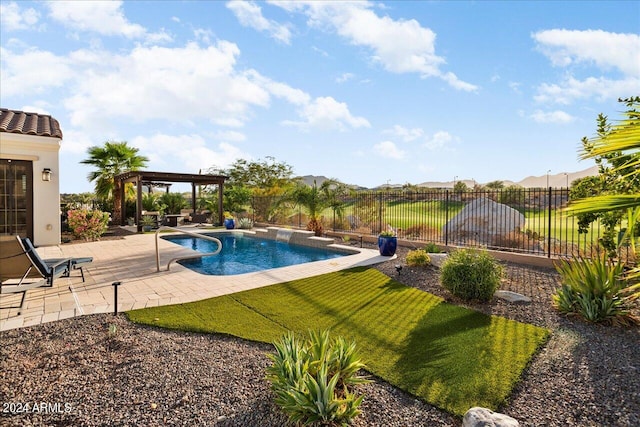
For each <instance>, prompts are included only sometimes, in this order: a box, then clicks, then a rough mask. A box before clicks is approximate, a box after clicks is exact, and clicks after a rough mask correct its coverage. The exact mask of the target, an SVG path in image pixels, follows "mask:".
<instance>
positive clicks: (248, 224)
mask: <svg viewBox="0 0 640 427" xmlns="http://www.w3.org/2000/svg"><path fill="white" fill-rule="evenodd" d="M236 228H240V229H243V230H250V229H252V228H253V221H251V219H250V218H240V219H239V220H238V224H237V225H236Z"/></svg>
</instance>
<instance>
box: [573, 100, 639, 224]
mask: <svg viewBox="0 0 640 427" xmlns="http://www.w3.org/2000/svg"><path fill="white" fill-rule="evenodd" d="M624 101H626V103H627V105H628V106H629V107H631V108H630V109H629V111H626V112H625V113H624V114H625V116H626V118H625V119H623V120H620V121H619V122H618V123H617V124H615V125H613V126H611V127H610V128H608V129H606V132H602V133H599V134H598V136H596V137H595V138H592V139H590V140H589V144H588V147H589V148H588V149H584V150H583V152H582V153H581V156H580V157H581V158H582V159H588V158H596V157H605V158H606V157H607V156H610V155H616V156H617V157H618V158H622V159H624V161H623V162H622V163H621V164H620V165H618V166H617V167H615V168H614V170H613V172H615V171H621V172H623V174H622V175H623V176H622V177H621V178H622V179H624V180H635V179H640V111H638V110H637V108H638V107H640V97H634V98H629V99H627V100H624ZM625 209H626V210H628V218H638V217H639V216H640V193H637V192H634V193H628V194H606V195H600V196H595V197H589V198H585V199H579V200H575V201H573V202H571V204H570V205H569V207H568V208H567V211H568V212H570V213H572V214H579V213H601V212H610V211H616V210H625ZM634 225H635V221H634V222H631V223H629V224H628V228H627V233H628V234H629V235H630V237H633V234H634V233H633V232H632V228H633V226H634Z"/></svg>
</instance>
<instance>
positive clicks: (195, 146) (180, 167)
mask: <svg viewBox="0 0 640 427" xmlns="http://www.w3.org/2000/svg"><path fill="white" fill-rule="evenodd" d="M130 143H131V145H132V146H134V147H136V148H139V149H140V153H143V154H144V155H145V156H147V157H149V165H148V166H149V169H150V170H167V169H171V170H172V171H173V172H184V173H197V171H198V170H200V169H203V170H204V169H207V168H210V167H212V166H214V165H215V166H219V167H223V168H224V167H226V166H228V165H230V164H231V163H233V162H234V161H235V160H236V159H239V158H243V157H247V156H246V155H245V153H243V152H242V151H241V150H239V149H238V148H236V147H234V146H233V145H231V144H229V143H227V142H221V143H218V145H217V146H216V147H215V148H211V147H210V146H209V145H213V144H211V143H207V141H206V140H205V139H204V138H203V137H202V136H201V135H197V134H193V135H186V134H185V135H167V134H155V135H153V136H150V137H145V136H137V137H135V138H133V139H132V140H131V141H130ZM185 147H188V149H185Z"/></svg>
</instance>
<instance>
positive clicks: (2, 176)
mask: <svg viewBox="0 0 640 427" xmlns="http://www.w3.org/2000/svg"><path fill="white" fill-rule="evenodd" d="M0 234H9V235H13V234H18V235H20V236H22V237H29V238H30V239H31V240H33V163H32V162H29V161H24V160H7V159H0Z"/></svg>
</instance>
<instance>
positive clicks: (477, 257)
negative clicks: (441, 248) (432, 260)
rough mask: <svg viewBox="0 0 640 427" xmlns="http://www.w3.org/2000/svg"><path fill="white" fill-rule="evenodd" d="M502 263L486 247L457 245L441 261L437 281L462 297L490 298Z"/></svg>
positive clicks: (494, 289) (498, 280)
mask: <svg viewBox="0 0 640 427" xmlns="http://www.w3.org/2000/svg"><path fill="white" fill-rule="evenodd" d="M502 272H503V267H502V266H501V265H500V264H499V263H498V262H497V261H496V260H495V259H494V258H493V257H492V256H491V255H489V253H488V252H486V251H475V250H470V249H459V250H456V251H454V252H452V253H451V254H450V255H449V256H448V257H447V259H446V260H445V261H444V262H443V263H442V268H441V270H440V281H441V282H442V285H443V286H444V287H445V288H446V289H447V290H449V292H451V293H452V294H453V295H455V296H457V297H460V298H463V299H465V300H472V299H477V300H480V301H489V300H490V299H491V298H492V297H493V294H494V293H495V291H496V290H497V289H498V287H499V286H500V278H501V277H502Z"/></svg>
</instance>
